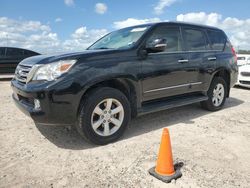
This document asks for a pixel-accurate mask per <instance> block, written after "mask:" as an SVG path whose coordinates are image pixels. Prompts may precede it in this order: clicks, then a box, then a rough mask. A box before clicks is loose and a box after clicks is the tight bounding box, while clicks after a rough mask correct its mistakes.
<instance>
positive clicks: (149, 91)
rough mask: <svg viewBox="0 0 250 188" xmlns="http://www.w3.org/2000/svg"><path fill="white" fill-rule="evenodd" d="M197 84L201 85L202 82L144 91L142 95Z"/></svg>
mask: <svg viewBox="0 0 250 188" xmlns="http://www.w3.org/2000/svg"><path fill="white" fill-rule="evenodd" d="M199 84H202V82H193V83H187V84H181V85H176V86H170V87H163V88H158V89H152V90H148V91H145V92H144V93H151V92H155V91H162V90H167V89H174V88H179V87H185V86H190V85H191V86H193V85H199Z"/></svg>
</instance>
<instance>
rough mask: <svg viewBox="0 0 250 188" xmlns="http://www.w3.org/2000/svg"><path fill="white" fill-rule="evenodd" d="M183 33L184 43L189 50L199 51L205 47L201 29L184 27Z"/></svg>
mask: <svg viewBox="0 0 250 188" xmlns="http://www.w3.org/2000/svg"><path fill="white" fill-rule="evenodd" d="M183 34H184V38H185V43H186V46H187V48H188V50H190V51H199V50H205V49H206V45H207V44H206V40H205V35H204V32H203V31H200V30H197V29H189V28H184V29H183Z"/></svg>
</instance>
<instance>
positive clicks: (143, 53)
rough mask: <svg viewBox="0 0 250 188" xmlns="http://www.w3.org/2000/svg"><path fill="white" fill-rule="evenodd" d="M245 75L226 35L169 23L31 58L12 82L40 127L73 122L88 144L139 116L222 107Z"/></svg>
mask: <svg viewBox="0 0 250 188" xmlns="http://www.w3.org/2000/svg"><path fill="white" fill-rule="evenodd" d="M237 76H238V67H237V57H236V53H235V51H234V49H233V47H232V45H231V43H230V41H229V40H228V38H227V36H226V34H225V33H224V32H223V31H222V30H220V29H218V28H215V27H209V26H201V25H194V24H187V23H179V22H163V23H154V24H145V25H139V26H133V27H128V28H124V29H121V30H118V31H114V32H111V33H109V34H107V35H106V36H104V37H103V38H101V39H100V40H98V41H97V42H95V43H94V44H93V45H91V46H90V47H89V48H88V49H87V50H86V51H84V52H80V53H70V54H64V55H41V56H35V57H30V58H27V59H25V60H23V61H22V62H21V63H20V64H19V65H18V67H17V71H16V75H15V77H14V78H13V80H12V81H11V85H12V89H13V100H14V101H15V103H16V105H17V106H18V107H19V108H20V109H21V110H22V111H23V112H24V113H26V114H28V115H29V116H31V118H32V119H33V120H34V121H35V122H36V123H39V124H49V125H51V124H60V125H72V124H73V125H76V128H77V130H78V132H79V133H80V135H82V137H83V138H85V139H86V140H88V141H90V142H93V143H96V144H107V143H110V142H113V141H115V140H117V139H118V138H119V137H120V136H121V135H122V134H123V132H124V131H125V129H126V127H127V125H128V123H129V121H130V118H131V117H135V116H137V115H142V114H147V113H151V112H155V111H159V110H164V109H169V108H173V107H177V106H183V105H187V104H191V103H196V102H201V106H202V107H204V108H205V109H207V110H210V111H216V110H220V109H221V108H222V107H223V105H224V103H225V100H226V98H227V97H229V93H230V88H231V87H233V86H234V84H235V83H236V81H237Z"/></svg>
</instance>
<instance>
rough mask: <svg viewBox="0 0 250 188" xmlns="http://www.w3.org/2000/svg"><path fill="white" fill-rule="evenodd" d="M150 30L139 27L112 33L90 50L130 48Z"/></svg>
mask: <svg viewBox="0 0 250 188" xmlns="http://www.w3.org/2000/svg"><path fill="white" fill-rule="evenodd" d="M148 28H149V26H137V27H130V28H124V29H121V30H118V31H114V32H111V33H109V34H107V35H106V36H104V37H103V38H101V39H100V40H98V41H97V42H96V43H94V44H93V45H92V46H90V47H89V48H88V50H95V49H119V48H130V47H132V46H133V45H134V44H135V43H136V42H137V41H138V40H139V38H140V37H141V36H142V35H143V33H145V31H146V30H147V29H148Z"/></svg>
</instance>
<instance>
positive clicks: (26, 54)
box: [23, 50, 37, 56]
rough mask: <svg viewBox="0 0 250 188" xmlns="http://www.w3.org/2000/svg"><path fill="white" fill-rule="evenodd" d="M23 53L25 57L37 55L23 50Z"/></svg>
mask: <svg viewBox="0 0 250 188" xmlns="http://www.w3.org/2000/svg"><path fill="white" fill-rule="evenodd" d="M23 53H24V55H25V56H34V55H37V53H35V52H32V51H29V50H24V51H23Z"/></svg>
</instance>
